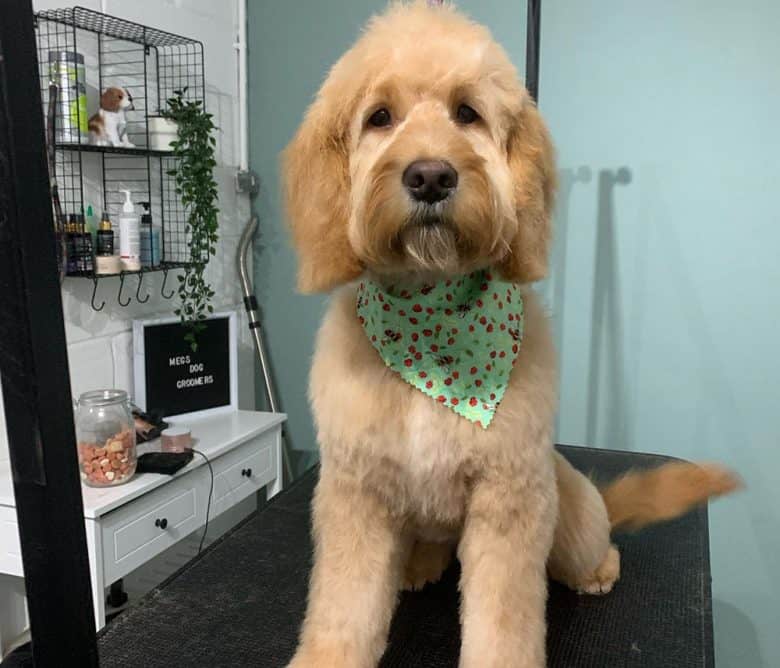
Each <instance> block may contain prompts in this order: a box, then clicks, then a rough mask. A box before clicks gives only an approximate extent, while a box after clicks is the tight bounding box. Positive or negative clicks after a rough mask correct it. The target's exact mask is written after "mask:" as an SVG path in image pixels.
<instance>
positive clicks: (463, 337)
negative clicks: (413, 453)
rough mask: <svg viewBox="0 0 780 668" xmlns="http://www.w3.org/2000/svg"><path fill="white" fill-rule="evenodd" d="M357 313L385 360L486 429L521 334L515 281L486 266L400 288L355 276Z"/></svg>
mask: <svg viewBox="0 0 780 668" xmlns="http://www.w3.org/2000/svg"><path fill="white" fill-rule="evenodd" d="M357 315H358V319H359V320H360V323H361V325H363V329H364V330H365V332H366V336H368V339H369V341H370V342H371V345H372V346H374V348H375V349H376V350H377V352H378V353H379V355H380V356H381V357H382V359H383V360H384V363H385V364H386V365H387V366H388V367H390V368H391V369H392V370H393V371H395V372H396V373H397V374H399V375H400V376H401V378H403V379H404V380H405V381H406V382H407V383H409V384H410V385H413V386H414V387H416V388H417V389H418V390H420V392H424V393H425V394H427V395H428V396H429V397H432V398H433V399H435V400H436V401H438V402H440V403H442V404H444V405H445V406H446V407H447V408H450V409H452V410H453V411H455V412H456V413H457V414H458V415H461V416H463V417H465V418H466V419H467V420H470V421H471V422H474V423H476V424H477V425H479V426H481V427H482V428H483V429H487V428H488V426H489V425H490V422H491V420H492V419H493V415H494V413H495V411H496V408H497V407H498V404H499V403H500V402H501V399H502V397H503V396H504V391H505V390H506V386H507V383H508V381H509V374H510V373H511V371H512V366H513V365H514V363H515V360H516V359H517V353H518V351H519V350H520V342H521V340H522V337H523V298H522V295H521V293H520V287H519V286H518V285H516V284H514V283H507V282H505V281H499V280H497V279H495V278H493V276H492V275H491V273H490V272H489V271H487V270H483V271H475V272H473V273H471V274H468V275H466V276H461V277H459V278H454V279H451V280H446V281H441V282H439V283H436V284H434V285H423V286H421V287H415V288H414V289H404V287H403V286H400V285H389V286H386V287H383V286H380V285H378V284H377V283H374V282H373V281H370V280H364V281H363V282H361V283H360V285H359V287H358V293H357Z"/></svg>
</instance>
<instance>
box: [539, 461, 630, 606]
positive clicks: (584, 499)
mask: <svg viewBox="0 0 780 668" xmlns="http://www.w3.org/2000/svg"><path fill="white" fill-rule="evenodd" d="M554 456H555V473H556V477H557V479H558V524H557V526H556V528H555V538H554V540H553V547H552V550H551V551H550V558H549V560H548V562H547V568H548V570H549V573H550V577H552V578H553V579H554V580H557V581H558V582H561V583H562V584H565V585H566V586H567V587H569V588H571V589H574V590H575V591H579V592H581V593H588V594H606V593H607V592H609V591H610V590H611V589H612V586H613V585H614V584H615V582H616V581H617V579H618V578H619V577H620V555H619V553H618V551H617V548H615V547H614V546H613V545H612V544H611V542H610V537H609V532H610V526H609V518H608V517H607V509H606V507H605V505H604V499H603V498H602V497H601V494H599V491H598V489H596V486H595V485H594V484H593V483H592V482H591V481H590V480H589V479H588V478H587V477H586V476H584V475H583V474H582V473H580V472H579V471H578V470H577V469H575V468H574V467H573V466H572V465H571V464H569V462H568V461H567V460H566V458H564V457H563V456H562V455H560V454H558V453H557V452H556V453H555V455H554Z"/></svg>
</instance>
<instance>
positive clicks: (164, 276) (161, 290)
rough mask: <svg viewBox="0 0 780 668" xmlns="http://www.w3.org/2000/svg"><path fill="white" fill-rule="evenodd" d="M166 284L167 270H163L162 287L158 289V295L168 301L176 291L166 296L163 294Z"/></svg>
mask: <svg viewBox="0 0 780 668" xmlns="http://www.w3.org/2000/svg"><path fill="white" fill-rule="evenodd" d="M167 282H168V270H167V269H163V282H162V287H161V288H160V294H161V295H162V296H163V297H165V299H170V298H171V297H173V295H175V294H176V290H171V294H169V295H166V294H165V284H166V283H167Z"/></svg>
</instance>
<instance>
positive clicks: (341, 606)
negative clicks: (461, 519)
mask: <svg viewBox="0 0 780 668" xmlns="http://www.w3.org/2000/svg"><path fill="white" fill-rule="evenodd" d="M337 475H338V474H335V475H331V474H328V473H325V472H324V471H323V473H322V477H321V478H320V482H319V484H318V485H317V492H316V495H315V499H314V508H313V511H314V512H313V532H314V569H313V571H312V576H311V583H310V586H309V603H308V609H307V611H306V619H305V621H304V623H303V629H302V631H301V640H300V645H299V647H298V651H297V653H296V655H295V657H294V658H293V660H292V663H290V665H289V668H371V667H372V666H375V665H376V664H377V662H378V661H379V659H380V657H381V655H382V652H383V651H384V647H385V643H386V641H387V633H388V629H389V626H390V618H391V616H392V613H393V608H394V605H395V600H396V595H397V592H398V586H399V584H400V576H401V568H402V566H403V560H404V557H405V556H406V554H407V553H408V539H407V538H405V536H404V534H403V532H402V527H401V526H400V522H399V521H397V520H395V519H393V518H392V517H390V515H389V514H388V512H387V509H386V507H385V506H384V505H383V504H382V503H380V502H379V500H378V499H377V498H375V497H374V496H372V495H371V494H368V493H366V492H365V490H363V489H362V488H361V487H360V486H359V485H358V484H356V483H355V482H353V481H351V480H345V479H344V478H338V477H337Z"/></svg>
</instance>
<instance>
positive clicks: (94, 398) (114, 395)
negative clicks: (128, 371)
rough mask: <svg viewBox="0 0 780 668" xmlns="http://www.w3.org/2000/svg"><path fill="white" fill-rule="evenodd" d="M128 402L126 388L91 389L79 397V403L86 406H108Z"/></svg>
mask: <svg viewBox="0 0 780 668" xmlns="http://www.w3.org/2000/svg"><path fill="white" fill-rule="evenodd" d="M126 402H127V392H125V391H124V390H90V391H89V392H84V393H83V394H82V395H81V396H80V397H79V404H83V405H85V406H107V405H109V404H118V403H126Z"/></svg>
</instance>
